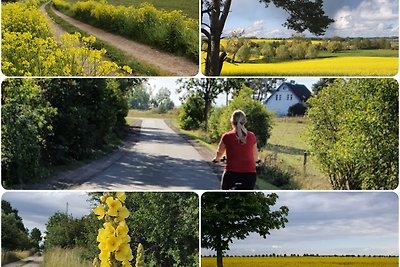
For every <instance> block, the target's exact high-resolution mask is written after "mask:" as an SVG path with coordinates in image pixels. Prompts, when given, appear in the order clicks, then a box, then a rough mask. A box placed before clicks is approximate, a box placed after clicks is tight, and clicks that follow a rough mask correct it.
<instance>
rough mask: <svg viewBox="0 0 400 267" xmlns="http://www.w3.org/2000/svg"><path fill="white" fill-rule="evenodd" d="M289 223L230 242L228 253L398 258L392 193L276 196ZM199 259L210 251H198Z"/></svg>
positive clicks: (396, 222) (313, 193) (306, 193)
mask: <svg viewBox="0 0 400 267" xmlns="http://www.w3.org/2000/svg"><path fill="white" fill-rule="evenodd" d="M278 195H279V201H278V203H277V205H276V206H280V205H286V206H287V207H289V217H288V219H289V223H288V224H287V225H286V227H285V228H284V229H280V230H272V231H271V235H270V236H268V237H267V239H263V238H261V237H259V236H258V235H257V234H251V235H250V236H249V237H248V238H246V239H245V240H235V241H234V243H233V244H231V246H230V251H228V252H227V254H228V255H248V254H272V253H276V254H285V253H286V254H292V253H294V254H301V255H302V254H304V253H308V254H311V253H314V254H316V253H318V254H321V255H322V254H355V255H357V254H360V255H364V254H377V255H398V254H399V252H398V251H399V245H398V243H399V234H398V233H399V232H398V229H399V222H398V217H399V214H398V210H399V206H398V198H397V195H396V194H395V193H391V192H379V193H374V192H351V193H349V192H279V193H278ZM202 253H203V255H209V254H211V255H213V254H215V253H214V252H213V251H209V250H204V249H203V250H202Z"/></svg>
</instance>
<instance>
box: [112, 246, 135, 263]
mask: <svg viewBox="0 0 400 267" xmlns="http://www.w3.org/2000/svg"><path fill="white" fill-rule="evenodd" d="M115 258H116V259H117V260H119V261H122V262H125V261H131V260H132V259H133V255H132V250H131V247H130V246H129V244H122V245H121V246H119V248H118V250H117V251H116V252H115Z"/></svg>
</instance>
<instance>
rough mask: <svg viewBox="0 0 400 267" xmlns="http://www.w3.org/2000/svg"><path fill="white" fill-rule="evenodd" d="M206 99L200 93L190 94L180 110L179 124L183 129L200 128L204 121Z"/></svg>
mask: <svg viewBox="0 0 400 267" xmlns="http://www.w3.org/2000/svg"><path fill="white" fill-rule="evenodd" d="M204 106H205V104H204V100H203V99H202V98H201V97H200V96H198V95H192V96H190V97H189V98H188V99H187V100H186V102H185V103H184V104H183V105H182V107H181V109H180V110H179V115H178V119H179V125H180V127H181V128H182V129H185V130H193V129H198V128H200V125H201V122H202V121H204V118H203V110H204Z"/></svg>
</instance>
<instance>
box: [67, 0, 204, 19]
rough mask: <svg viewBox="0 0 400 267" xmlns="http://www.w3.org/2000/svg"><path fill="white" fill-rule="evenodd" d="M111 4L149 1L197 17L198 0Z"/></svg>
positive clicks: (125, 1)
mask: <svg viewBox="0 0 400 267" xmlns="http://www.w3.org/2000/svg"><path fill="white" fill-rule="evenodd" d="M78 1H82V0H66V2H68V3H71V4H73V3H76V2H78ZM107 2H108V3H109V4H112V5H116V6H118V5H123V6H139V5H140V4H141V3H145V2H147V3H150V4H152V5H153V6H154V7H156V8H158V9H164V10H167V11H172V10H182V11H183V13H185V14H186V15H187V16H189V17H190V18H193V19H196V20H198V19H199V1H198V0H146V1H143V0H108V1H107Z"/></svg>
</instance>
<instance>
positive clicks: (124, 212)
mask: <svg viewBox="0 0 400 267" xmlns="http://www.w3.org/2000/svg"><path fill="white" fill-rule="evenodd" d="M128 217H129V210H128V209H127V208H126V207H125V206H122V207H121V208H119V209H118V219H119V220H120V221H122V220H124V219H126V218H128Z"/></svg>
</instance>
